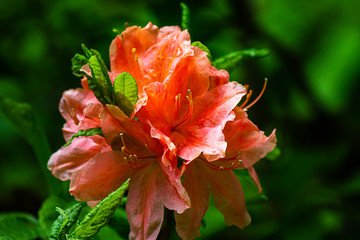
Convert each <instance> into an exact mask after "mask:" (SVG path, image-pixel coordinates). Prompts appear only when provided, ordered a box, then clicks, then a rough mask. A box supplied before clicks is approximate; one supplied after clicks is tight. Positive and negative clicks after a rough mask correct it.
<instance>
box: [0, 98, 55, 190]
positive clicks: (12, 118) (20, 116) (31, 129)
mask: <svg viewBox="0 0 360 240" xmlns="http://www.w3.org/2000/svg"><path fill="white" fill-rule="evenodd" d="M0 112H2V113H3V115H4V117H5V118H6V119H7V120H8V121H9V122H10V123H11V124H12V125H13V126H14V128H15V129H16V130H17V132H18V133H19V134H20V135H21V136H22V137H24V138H25V139H26V141H27V142H28V143H29V144H30V145H31V146H32V148H33V149H34V151H35V155H36V158H37V159H38V162H39V165H40V168H41V170H42V172H43V174H44V176H45V178H46V180H47V184H48V186H49V191H50V193H51V194H54V195H59V194H60V193H61V188H59V184H61V183H60V181H59V180H57V179H56V178H54V177H53V176H52V175H51V173H50V171H49V170H48V169H47V168H46V166H47V162H48V160H49V158H50V155H51V153H52V151H51V150H50V146H49V142H48V140H47V138H46V135H45V132H44V129H43V127H42V123H41V122H40V120H39V119H38V116H37V114H36V113H35V111H34V110H33V108H32V107H31V106H30V105H29V104H27V103H21V102H17V101H15V100H12V99H10V98H5V97H1V96H0Z"/></svg>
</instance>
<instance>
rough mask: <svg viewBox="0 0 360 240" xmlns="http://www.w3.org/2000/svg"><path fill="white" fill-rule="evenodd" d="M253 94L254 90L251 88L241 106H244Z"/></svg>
mask: <svg viewBox="0 0 360 240" xmlns="http://www.w3.org/2000/svg"><path fill="white" fill-rule="evenodd" d="M251 95H252V90H250V91H249V93H248V94H247V95H246V99H245V102H244V103H243V104H241V106H240V108H243V107H244V106H245V105H246V104H247V103H248V101H249V100H250V98H251Z"/></svg>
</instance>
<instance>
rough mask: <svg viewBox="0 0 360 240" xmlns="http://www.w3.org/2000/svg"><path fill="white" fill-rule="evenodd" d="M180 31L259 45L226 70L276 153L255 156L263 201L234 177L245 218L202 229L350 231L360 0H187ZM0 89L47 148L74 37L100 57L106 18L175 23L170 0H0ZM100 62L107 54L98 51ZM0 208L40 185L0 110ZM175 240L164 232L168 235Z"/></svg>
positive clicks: (283, 234)
mask: <svg viewBox="0 0 360 240" xmlns="http://www.w3.org/2000/svg"><path fill="white" fill-rule="evenodd" d="M185 2H186V1H185ZM186 3H187V5H188V6H189V8H190V10H191V24H190V29H189V31H190V34H191V37H192V40H193V41H201V42H202V43H204V44H205V45H206V46H208V47H209V49H210V50H211V52H212V55H213V56H214V57H215V58H217V57H220V56H223V55H225V54H227V53H230V52H232V51H236V50H240V49H246V48H259V49H260V48H268V49H270V50H271V55H270V56H268V57H265V58H262V59H254V60H250V61H247V62H245V63H244V64H243V65H242V66H241V67H239V68H237V69H236V70H234V71H233V72H232V73H231V80H233V81H238V82H240V83H243V84H249V85H250V88H251V89H253V91H254V94H255V95H256V93H259V92H260V91H261V88H262V85H263V79H264V78H265V77H267V78H269V82H268V87H267V89H266V92H265V94H264V96H263V97H262V98H261V100H260V101H259V102H258V103H257V104H256V105H254V106H253V107H252V108H251V109H249V112H248V113H249V116H250V118H251V119H252V120H253V122H255V123H256V124H257V125H258V126H259V128H260V129H263V130H264V131H265V132H266V133H267V134H269V133H270V132H271V131H272V129H273V128H276V129H277V136H278V147H279V148H280V149H281V155H280V157H278V158H277V159H276V160H273V161H271V160H267V159H264V160H262V161H261V162H259V163H258V164H256V166H255V167H256V169H257V171H258V174H259V177H260V180H261V182H262V185H263V188H264V192H265V194H266V196H267V198H268V199H267V200H265V199H263V198H260V197H259V196H257V193H256V189H254V187H253V186H252V185H250V184H248V183H244V188H245V193H246V198H247V203H248V211H249V212H250V215H251V216H252V224H251V225H250V226H249V227H246V228H245V229H244V230H239V229H237V228H235V227H226V225H225V224H224V221H223V218H222V216H221V214H220V213H219V212H217V211H216V210H214V209H211V210H210V211H209V212H208V214H207V215H206V218H205V222H206V225H207V226H206V227H205V228H202V229H201V232H202V238H203V239H220V238H221V239H307V240H311V239H356V236H359V233H358V229H359V226H360V171H359V170H360V167H359V166H360V165H359V163H358V161H359V160H360V159H359V156H358V154H357V151H358V149H360V144H359V140H358V139H359V137H358V136H359V134H360V127H359V124H360V112H359V103H360V101H359V95H358V94H359V91H360V84H359V80H360V19H359V12H360V1H358V0H346V1H337V0H292V1H288V0H244V1H235V0H233V1H232V0H209V1H187V2H186ZM0 12H1V14H0V29H1V34H0V69H1V70H0V95H1V96H6V97H11V98H13V99H15V100H18V101H22V102H28V103H30V104H31V105H32V106H33V107H34V108H35V110H36V112H37V113H38V114H39V116H40V120H41V122H42V123H43V127H44V129H45V131H46V134H47V137H48V139H49V142H50V145H51V148H52V150H53V151H55V150H57V149H58V148H59V147H60V146H61V145H62V144H64V140H63V138H62V135H61V127H62V124H63V122H64V121H63V119H62V118H61V116H60V114H59V112H58V102H59V100H60V97H61V94H62V92H63V91H64V90H67V89H69V88H76V87H79V86H80V80H79V79H78V78H77V77H75V76H73V75H72V72H71V69H70V67H71V61H70V59H71V58H72V56H73V55H74V54H75V53H78V52H81V47H80V44H81V43H85V44H86V45H87V46H88V47H91V48H95V49H97V50H99V51H100V52H101V54H102V55H103V58H104V59H105V60H107V59H108V47H109V44H110V42H111V40H112V39H113V38H114V37H115V34H114V33H113V32H112V29H113V28H118V29H122V28H123V26H124V23H125V22H128V23H129V24H130V25H139V26H145V25H146V24H147V22H149V21H152V22H153V23H154V24H156V25H158V26H166V25H179V24H180V22H181V9H180V7H179V2H178V1H171V2H170V1H164V0H143V1H115V0H106V1H95V0H59V1H46V0H32V1H29V0H28V1H26V0H12V1H0ZM107 63H108V61H107ZM0 156H1V157H0V158H1V161H0V188H1V193H0V212H8V211H17V212H19V211H22V212H28V213H32V214H34V216H36V215H37V211H38V209H39V208H40V206H41V203H42V201H43V200H44V199H45V198H46V197H47V196H48V192H47V189H46V185H45V178H44V177H43V175H42V173H41V170H40V167H39V165H38V162H37V160H36V157H35V154H34V153H33V150H32V148H31V147H30V145H29V144H28V143H27V142H26V141H25V140H23V139H22V138H21V136H20V135H19V134H18V133H17V132H16V131H15V129H14V128H13V127H12V126H11V125H10V124H9V123H8V122H7V121H6V120H5V119H4V118H3V117H2V116H1V115H0ZM174 239H176V237H174Z"/></svg>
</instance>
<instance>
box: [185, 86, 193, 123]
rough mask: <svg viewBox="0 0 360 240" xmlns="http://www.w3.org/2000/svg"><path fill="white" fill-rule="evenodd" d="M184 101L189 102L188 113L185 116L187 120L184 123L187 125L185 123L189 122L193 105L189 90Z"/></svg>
mask: <svg viewBox="0 0 360 240" xmlns="http://www.w3.org/2000/svg"><path fill="white" fill-rule="evenodd" d="M186 99H187V100H188V101H189V111H188V114H187V116H188V120H187V121H186V123H187V122H190V121H191V118H192V114H193V111H194V103H193V99H192V92H191V91H190V89H188V95H187V96H186Z"/></svg>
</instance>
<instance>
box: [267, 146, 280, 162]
mask: <svg viewBox="0 0 360 240" xmlns="http://www.w3.org/2000/svg"><path fill="white" fill-rule="evenodd" d="M280 155H281V151H280V149H279V148H278V147H277V146H276V147H275V148H274V150H272V151H271V152H269V153H268V154H267V155H266V156H265V158H267V159H269V160H276V159H277V158H278V157H279V156H280Z"/></svg>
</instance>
